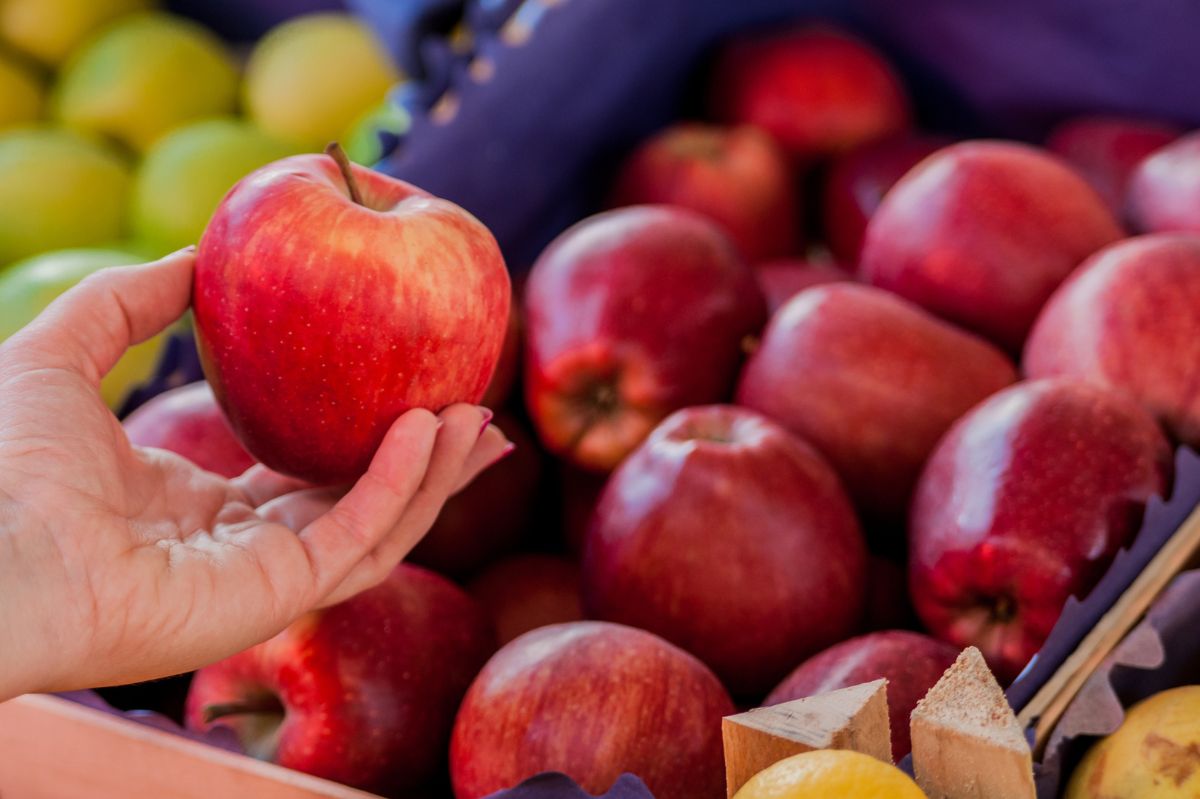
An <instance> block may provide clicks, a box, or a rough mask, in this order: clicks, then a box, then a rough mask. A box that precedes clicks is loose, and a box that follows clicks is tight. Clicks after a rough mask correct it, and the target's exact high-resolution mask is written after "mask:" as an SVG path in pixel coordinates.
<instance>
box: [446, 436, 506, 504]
mask: <svg viewBox="0 0 1200 799" xmlns="http://www.w3.org/2000/svg"><path fill="white" fill-rule="evenodd" d="M515 447H516V445H515V444H513V443H512V442H511V441H509V440H508V438H507V437H506V436H505V435H504V432H503V431H502V430H501V429H500V428H498V427H496V426H495V425H488V426H487V429H485V430H484V431H483V435H481V436H480V437H479V441H478V443H476V444H475V448H474V449H472V450H471V454H470V455H468V456H467V462H466V463H465V464H463V468H462V472H461V473H460V474H459V477H458V484H457V485H456V486H455V487H454V490H453V491H452V492H451V494H457V493H458V492H459V491H462V490H463V489H464V488H466V487H467V485H469V484H470V482H471V481H472V480H474V479H475V478H476V477H478V476H479V474H480V472H483V471H485V470H486V469H487V468H488V467H489V466H491V465H492V464H494V463H496V462H497V461H499V460H501V459H502V458H504V457H505V456H507V455H508V454H509V453H511V452H512V451H513V449H514V448H515Z"/></svg>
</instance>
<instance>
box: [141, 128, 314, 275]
mask: <svg viewBox="0 0 1200 799" xmlns="http://www.w3.org/2000/svg"><path fill="white" fill-rule="evenodd" d="M294 153H295V149H294V148H292V147H291V146H289V145H287V144H284V143H282V142H280V141H278V140H277V139H275V138H272V137H271V136H268V135H267V134H265V133H263V132H262V131H260V130H259V129H258V128H256V127H255V126H254V125H252V124H250V123H249V122H245V121H242V120H238V119H208V120H205V121H203V122H195V123H192V124H191V125H188V126H186V127H182V128H179V129H177V130H175V131H172V132H171V133H168V134H167V135H166V136H164V137H163V138H161V139H159V141H158V143H157V144H155V145H154V146H153V147H151V148H150V150H149V152H147V153H146V157H145V159H144V160H143V161H142V165H141V167H139V169H138V172H137V176H136V177H135V179H134V184H133V206H132V210H131V214H130V220H131V224H132V227H133V235H134V237H135V239H137V241H138V242H139V243H144V244H145V245H146V246H147V247H148V248H150V249H151V250H152V251H153V252H156V253H158V254H165V253H168V252H171V251H173V250H177V249H179V248H180V247H185V246H187V245H188V244H195V243H196V242H197V241H199V240H200V234H201V233H203V232H204V226H205V225H207V224H208V218H209V217H210V216H212V212H213V211H214V210H216V207H217V204H218V203H219V202H221V198H222V197H224V196H225V192H227V191H229V189H230V188H231V187H232V186H233V184H234V183H237V182H238V181H239V180H241V178H242V177H243V176H244V175H246V174H247V173H249V172H252V171H254V170H255V169H258V168H259V167H260V166H263V165H265V164H268V163H270V162H271V161H277V160H279V159H280V158H284V157H285V156H289V155H293V154H294Z"/></svg>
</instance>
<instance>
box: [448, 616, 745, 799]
mask: <svg viewBox="0 0 1200 799" xmlns="http://www.w3.org/2000/svg"><path fill="white" fill-rule="evenodd" d="M733 712H734V708H733V703H732V702H730V701H729V695H728V694H727V693H725V689H724V688H723V687H722V686H721V683H720V682H718V681H717V678H716V677H714V676H713V674H712V672H710V671H709V670H708V669H707V668H705V667H704V664H702V663H701V662H700V661H698V660H696V659H695V658H694V657H692V656H691V655H689V654H687V653H686V652H684V651H682V650H681V649H678V648H676V647H674V646H672V645H671V644H669V643H667V642H666V641H664V640H662V639H661V638H659V637H658V636H656V635H651V634H650V633H647V632H644V631H642V630H635V629H632V628H630V627H623V626H621V625H619V624H605V623H603V622H586V621H580V622H573V623H569V624H556V625H553V626H550V627H542V628H540V629H537V630H534V631H533V632H530V633H526V634H525V635H523V636H521V637H520V638H518V639H516V640H515V641H513V642H511V643H510V644H508V645H507V646H505V647H504V648H503V649H501V650H500V651H499V652H497V653H496V654H495V656H493V657H492V659H491V660H490V661H488V664H487V665H486V666H484V668H483V671H482V672H480V673H479V676H478V677H477V678H476V679H475V682H474V683H473V684H472V685H471V689H470V690H469V691H468V692H467V696H466V698H465V699H463V703H462V708H461V709H460V710H459V712H458V719H457V721H455V723H454V738H453V740H452V742H451V745H450V776H451V778H452V780H453V783H454V795H455V797H456V799H479V798H480V797H484V796H488V795H489V794H492V793H494V792H496V791H499V790H502V789H505V788H510V787H512V786H514V785H516V784H517V783H518V782H520V781H521V780H523V779H526V778H527V777H532V776H533V775H535V774H539V773H541V772H544V771H561V772H564V773H565V774H567V775H568V776H570V777H571V778H572V779H573V780H575V781H576V782H578V783H579V784H580V785H581V786H582V787H583V789H584V790H586V791H587V792H588V793H590V794H601V793H603V792H605V791H607V790H608V789H609V788H610V787H611V786H612V784H613V782H614V781H615V780H616V779H617V777H619V776H620V775H621V774H623V773H626V772H629V773H633V774H636V775H637V776H639V777H641V778H642V780H644V781H645V783H646V785H647V786H648V787H649V788H650V790H651V791H652V792H653V793H654V795H655V796H656V797H658V799H721V797H723V796H724V795H725V779H724V770H723V768H722V757H721V718H722V717H723V716H727V715H729V714H731V713H733Z"/></svg>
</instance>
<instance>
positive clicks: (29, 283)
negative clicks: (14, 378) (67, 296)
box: [0, 249, 167, 410]
mask: <svg viewBox="0 0 1200 799" xmlns="http://www.w3.org/2000/svg"><path fill="white" fill-rule="evenodd" d="M143 260H144V259H143V258H141V257H139V256H137V255H136V254H134V253H131V252H127V251H124V250H84V249H79V250H60V251H58V252H50V253H44V254H42V255H38V256H35V257H33V258H30V259H28V260H25V261H21V262H20V263H16V264H13V265H12V266H9V267H7V268H5V269H3V270H2V271H0V341H3V340H4V339H6V338H8V337H9V336H11V335H12V334H13V333H16V332H17V331H18V330H20V329H21V328H22V327H24V326H25V325H27V324H29V323H30V322H32V321H33V319H34V317H36V316H37V315H38V314H39V313H41V312H42V310H43V309H44V308H45V307H46V306H47V305H49V304H50V303H51V302H53V301H54V298H55V297H57V296H58V295H60V294H62V293H63V292H64V291H66V290H67V289H69V288H71V287H72V286H74V285H75V284H76V283H78V282H79V281H80V280H83V279H84V278H85V277H87V276H88V275H90V274H91V273H92V272H96V271H98V270H100V269H104V268H105V267H109V266H126V265H129V264H135V263H140V262H141V261H143ZM166 339H167V334H166V333H160V334H159V335H157V336H155V337H153V338H151V339H149V340H147V341H144V342H142V343H141V344H138V345H136V346H134V347H133V348H131V349H130V350H129V351H128V352H126V353H125V356H124V357H123V358H121V360H120V361H119V362H118V363H117V365H116V366H115V367H114V368H113V370H112V371H111V372H109V373H108V375H107V376H106V377H105V378H104V380H102V381H101V382H100V395H101V396H102V397H103V398H104V402H105V403H106V404H107V405H108V406H109V407H110V408H113V409H114V410H115V409H116V408H118V407H120V405H121V403H122V402H123V401H124V400H125V398H126V397H127V396H128V395H129V392H130V391H131V390H133V389H134V388H135V387H136V386H138V385H139V384H141V383H143V382H145V381H146V380H148V379H149V378H150V377H151V376H152V375H153V374H154V370H155V368H156V367H157V366H158V359H159V357H160V356H161V354H162V349H163V346H164V345H165V343H166Z"/></svg>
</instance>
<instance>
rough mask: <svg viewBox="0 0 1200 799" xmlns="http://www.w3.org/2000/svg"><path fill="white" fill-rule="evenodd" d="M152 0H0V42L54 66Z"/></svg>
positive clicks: (145, 6) (147, 5)
mask: <svg viewBox="0 0 1200 799" xmlns="http://www.w3.org/2000/svg"><path fill="white" fill-rule="evenodd" d="M152 5H154V3H153V1H152V0H0V39H3V40H4V41H5V42H7V43H8V44H10V45H11V46H12V47H13V48H15V49H17V50H20V51H21V52H23V53H25V54H26V55H29V56H32V57H34V58H36V59H37V60H39V61H41V62H42V63H44V64H48V65H50V66H57V65H58V64H61V63H62V62H63V60H64V59H66V57H67V56H68V55H70V54H71V52H72V51H73V50H74V49H75V48H76V47H78V46H79V45H80V44H81V43H82V42H83V41H84V39H86V38H87V37H88V35H89V34H91V33H92V32H94V31H96V30H98V29H99V28H100V27H101V26H102V25H104V24H105V23H107V22H111V21H112V20H114V19H116V18H117V17H119V16H121V15H123V14H128V13H129V12H131V11H140V10H142V9H145V8H149V7H151V6H152Z"/></svg>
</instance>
